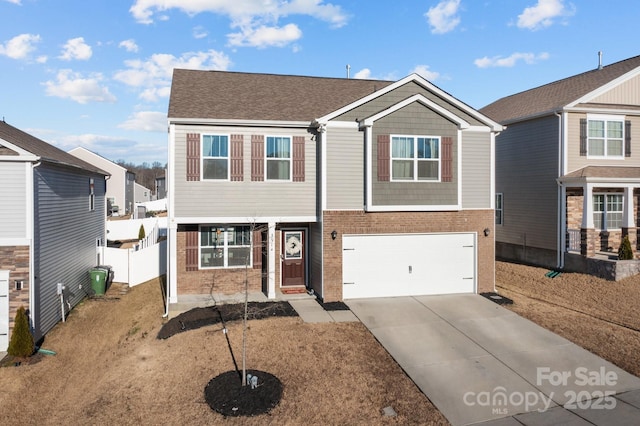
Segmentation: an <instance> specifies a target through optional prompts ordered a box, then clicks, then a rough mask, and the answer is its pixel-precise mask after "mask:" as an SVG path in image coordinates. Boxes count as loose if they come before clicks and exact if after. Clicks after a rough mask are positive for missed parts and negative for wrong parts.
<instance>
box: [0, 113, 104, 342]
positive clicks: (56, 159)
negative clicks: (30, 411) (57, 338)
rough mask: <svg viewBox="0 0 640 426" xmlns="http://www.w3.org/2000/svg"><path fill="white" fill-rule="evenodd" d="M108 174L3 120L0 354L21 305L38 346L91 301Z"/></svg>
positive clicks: (101, 241) (0, 150)
mask: <svg viewBox="0 0 640 426" xmlns="http://www.w3.org/2000/svg"><path fill="white" fill-rule="evenodd" d="M107 176H108V174H107V173H106V172H104V171H102V170H101V169H99V168H97V167H95V166H93V165H91V164H89V163H87V162H85V161H82V160H80V159H79V158H77V157H74V156H73V155H71V154H68V153H66V152H64V151H62V150H60V149H58V148H56V147H54V146H52V145H49V144H48V143H46V142H44V141H42V140H40V139H38V138H35V137H34V136H31V135H29V134H28V133H25V132H23V131H21V130H19V129H17V128H15V127H13V126H11V125H9V124H7V123H5V122H4V121H0V182H2V185H0V199H2V204H1V206H0V351H4V350H6V348H7V346H8V344H9V336H10V330H11V329H12V328H13V320H14V318H15V314H16V311H17V310H18V308H19V307H20V306H24V307H25V309H28V310H29V312H30V317H31V322H32V326H33V329H34V333H35V338H36V340H37V339H40V338H41V337H42V336H44V334H45V333H47V332H48V331H49V330H51V329H52V328H53V326H54V325H55V324H56V323H57V322H58V321H60V320H61V318H62V315H63V313H62V309H64V310H65V312H66V311H68V310H69V309H71V307H73V306H75V305H76V304H77V303H79V302H80V301H81V300H82V299H83V298H84V297H86V296H87V292H88V291H89V289H90V279H89V269H90V268H91V267H93V266H96V265H98V264H100V263H101V259H100V255H101V248H102V246H103V245H104V244H105V242H106V240H105V208H106V204H105V182H106V181H105V178H106V177H107ZM59 284H60V285H61V286H64V288H62V287H60V288H59V286H58V285H59ZM60 290H61V291H62V294H60Z"/></svg>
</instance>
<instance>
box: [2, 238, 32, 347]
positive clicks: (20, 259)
mask: <svg viewBox="0 0 640 426" xmlns="http://www.w3.org/2000/svg"><path fill="white" fill-rule="evenodd" d="M0 270H5V271H9V330H10V331H9V335H11V330H13V323H14V321H15V317H16V312H17V311H18V308H20V306H24V308H25V309H29V246H10V247H0ZM16 281H22V289H21V290H16V285H15V282H16Z"/></svg>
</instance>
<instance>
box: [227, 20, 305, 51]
mask: <svg viewBox="0 0 640 426" xmlns="http://www.w3.org/2000/svg"><path fill="white" fill-rule="evenodd" d="M227 37H228V38H229V44H230V45H231V46H252V47H258V48H265V47H269V46H276V47H283V46H286V45H287V44H289V43H291V42H293V41H296V40H298V39H300V38H301V37H302V31H300V28H298V26H297V25H296V24H287V25H285V26H284V27H266V26H259V27H257V28H251V27H245V28H242V29H241V31H240V32H238V33H231V34H229V35H228V36H227Z"/></svg>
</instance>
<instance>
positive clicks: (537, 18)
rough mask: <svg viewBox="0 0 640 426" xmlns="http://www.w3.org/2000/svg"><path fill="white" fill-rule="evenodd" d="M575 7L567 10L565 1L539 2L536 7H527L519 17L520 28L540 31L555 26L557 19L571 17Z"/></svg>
mask: <svg viewBox="0 0 640 426" xmlns="http://www.w3.org/2000/svg"><path fill="white" fill-rule="evenodd" d="M574 13H575V7H574V6H571V8H567V7H566V6H565V5H564V3H563V0H538V3H536V5H535V6H531V7H527V8H525V9H524V11H523V12H522V13H521V14H520V15H518V24H517V25H518V27H519V28H526V29H529V30H538V29H540V28H544V27H548V26H551V25H552V24H553V21H554V19H555V18H558V17H563V16H571V15H573V14H574Z"/></svg>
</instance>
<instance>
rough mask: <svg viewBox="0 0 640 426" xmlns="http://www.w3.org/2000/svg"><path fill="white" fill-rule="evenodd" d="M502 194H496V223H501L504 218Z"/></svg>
mask: <svg viewBox="0 0 640 426" xmlns="http://www.w3.org/2000/svg"><path fill="white" fill-rule="evenodd" d="M502 198H503V195H502V193H501V192H499V193H497V194H496V225H502V222H503V220H504V208H503V205H502Z"/></svg>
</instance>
